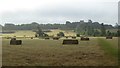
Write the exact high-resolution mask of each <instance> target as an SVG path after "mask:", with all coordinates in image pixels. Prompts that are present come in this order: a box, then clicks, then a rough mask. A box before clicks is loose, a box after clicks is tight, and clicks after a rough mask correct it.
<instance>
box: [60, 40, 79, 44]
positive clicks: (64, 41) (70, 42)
mask: <svg viewBox="0 0 120 68" xmlns="http://www.w3.org/2000/svg"><path fill="white" fill-rule="evenodd" d="M62 44H79V42H78V40H73V39H65V40H63V43H62Z"/></svg>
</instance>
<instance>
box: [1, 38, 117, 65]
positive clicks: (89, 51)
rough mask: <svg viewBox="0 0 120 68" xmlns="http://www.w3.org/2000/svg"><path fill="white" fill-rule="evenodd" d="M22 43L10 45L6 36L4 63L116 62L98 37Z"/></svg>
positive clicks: (99, 63)
mask: <svg viewBox="0 0 120 68" xmlns="http://www.w3.org/2000/svg"><path fill="white" fill-rule="evenodd" d="M22 40H23V44H22V46H15V45H9V41H10V40H8V39H3V60H2V61H3V65H4V66H114V65H117V61H116V60H115V59H112V58H110V57H109V56H107V55H106V54H105V53H104V50H102V49H101V47H100V46H99V44H98V42H97V39H96V38H90V41H80V40H79V44H78V45H62V40H63V39H60V40H43V39H22Z"/></svg>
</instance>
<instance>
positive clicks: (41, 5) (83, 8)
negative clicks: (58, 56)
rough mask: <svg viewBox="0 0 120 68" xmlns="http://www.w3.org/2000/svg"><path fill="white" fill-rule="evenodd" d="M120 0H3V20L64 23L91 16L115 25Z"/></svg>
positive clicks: (0, 9) (0, 20) (0, 11)
mask: <svg viewBox="0 0 120 68" xmlns="http://www.w3.org/2000/svg"><path fill="white" fill-rule="evenodd" d="M118 1H119V0H0V24H2V25H4V24H5V23H14V24H25V23H31V22H38V23H40V24H46V23H65V22H66V21H71V22H73V21H80V20H85V21H87V20H88V19H91V20H93V21H98V22H100V23H107V24H112V25H115V23H117V22H118Z"/></svg>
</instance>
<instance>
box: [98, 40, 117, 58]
mask: <svg viewBox="0 0 120 68" xmlns="http://www.w3.org/2000/svg"><path fill="white" fill-rule="evenodd" d="M98 43H99V45H100V46H101V48H102V49H103V50H104V51H105V53H106V54H108V55H110V56H112V57H118V49H117V48H114V47H113V46H114V45H113V44H111V43H110V42H108V41H107V40H105V39H102V38H98Z"/></svg>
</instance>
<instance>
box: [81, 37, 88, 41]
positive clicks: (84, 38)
mask: <svg viewBox="0 0 120 68" xmlns="http://www.w3.org/2000/svg"><path fill="white" fill-rule="evenodd" d="M81 40H82V41H89V40H90V39H89V38H88V37H81Z"/></svg>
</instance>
